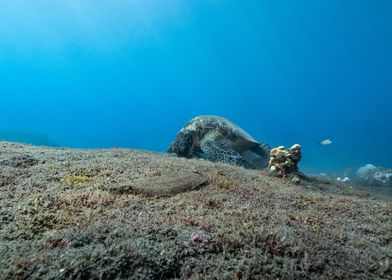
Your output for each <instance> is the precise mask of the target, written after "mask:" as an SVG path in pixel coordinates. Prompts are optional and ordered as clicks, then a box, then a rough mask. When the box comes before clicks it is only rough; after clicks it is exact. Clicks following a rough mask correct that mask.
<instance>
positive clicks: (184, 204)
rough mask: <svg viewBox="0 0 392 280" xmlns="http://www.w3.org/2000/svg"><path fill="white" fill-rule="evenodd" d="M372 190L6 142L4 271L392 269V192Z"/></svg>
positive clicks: (382, 272)
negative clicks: (381, 192)
mask: <svg viewBox="0 0 392 280" xmlns="http://www.w3.org/2000/svg"><path fill="white" fill-rule="evenodd" d="M294 150H297V151H298V149H292V150H291V151H292V153H291V155H292V156H294V153H293V151H294ZM279 151H282V150H281V149H279ZM296 158H297V160H296V159H295V157H289V159H290V160H291V161H292V162H293V163H294V162H298V160H299V158H298V154H297V157H296ZM286 159H287V158H286ZM282 170H286V169H284V168H283V169H282ZM289 170H293V171H294V170H296V169H295V168H294V167H291V169H289ZM285 172H286V171H285ZM374 189H375V188H368V189H365V188H359V187H356V186H354V185H353V184H352V183H350V184H347V183H339V182H336V181H321V180H317V179H314V178H307V179H306V180H304V179H302V177H301V180H300V182H297V181H295V182H294V181H292V180H291V179H290V177H288V178H285V177H282V178H277V177H275V176H271V175H270V173H269V172H268V171H267V170H263V171H260V170H250V169H245V168H242V167H239V166H233V165H227V164H223V163H213V162H210V161H203V160H199V159H184V158H177V157H171V156H168V155H166V154H161V153H155V152H147V151H140V150H133V149H97V150H93V149H90V150H81V149H66V148H44V147H36V146H29V145H22V144H15V143H6V142H0V254H1V258H0V278H1V279H342V278H345V279H391V277H392V262H391V260H392V247H391V246H390V244H391V241H392V235H391V230H390V229H391V228H390V226H391V224H390V222H391V211H392V203H391V201H392V194H390V193H383V194H382V195H380V193H379V192H377V194H379V195H376V193H375V192H373V190H374ZM391 189H392V188H391Z"/></svg>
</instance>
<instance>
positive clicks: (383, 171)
mask: <svg viewBox="0 0 392 280" xmlns="http://www.w3.org/2000/svg"><path fill="white" fill-rule="evenodd" d="M354 181H355V182H356V183H358V184H360V185H365V186H382V187H392V169H390V168H384V167H376V166H374V165H372V164H367V165H365V166H362V167H360V168H359V169H358V171H357V173H356V177H355V178H354Z"/></svg>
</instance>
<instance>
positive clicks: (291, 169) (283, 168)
mask: <svg viewBox="0 0 392 280" xmlns="http://www.w3.org/2000/svg"><path fill="white" fill-rule="evenodd" d="M301 156H302V155H301V146H300V145H299V144H295V145H293V146H292V147H291V148H289V149H288V150H285V149H284V146H279V147H277V148H274V149H272V150H271V152H270V160H269V163H268V167H269V169H270V170H271V172H272V173H273V174H274V175H275V176H277V177H286V176H288V175H289V174H294V173H296V172H298V163H299V161H300V160H301Z"/></svg>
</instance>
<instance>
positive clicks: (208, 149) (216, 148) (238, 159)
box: [200, 139, 256, 169]
mask: <svg viewBox="0 0 392 280" xmlns="http://www.w3.org/2000/svg"><path fill="white" fill-rule="evenodd" d="M200 148H201V150H202V151H203V153H204V154H205V158H206V159H208V160H210V161H214V162H217V161H219V162H223V163H228V164H235V165H240V166H243V167H245V168H251V169H255V168H256V167H255V166H254V165H253V164H252V163H250V162H248V161H246V160H245V159H244V158H243V157H242V156H241V155H240V154H239V153H238V152H236V151H235V150H233V149H232V148H230V146H229V145H227V144H225V143H220V142H216V141H214V140H211V139H205V140H203V141H202V143H201V145H200Z"/></svg>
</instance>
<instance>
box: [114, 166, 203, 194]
mask: <svg viewBox="0 0 392 280" xmlns="http://www.w3.org/2000/svg"><path fill="white" fill-rule="evenodd" d="M207 183H208V178H207V176H204V175H202V174H199V173H196V172H192V171H183V170H181V171H174V172H169V173H166V174H162V175H160V176H155V177H148V178H143V179H139V180H134V181H129V182H125V183H120V184H119V185H117V186H115V187H112V188H111V189H110V191H114V192H117V193H136V194H145V195H150V196H173V195H176V194H179V193H182V192H186V191H192V190H195V189H198V188H199V187H201V186H203V185H206V184H207Z"/></svg>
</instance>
